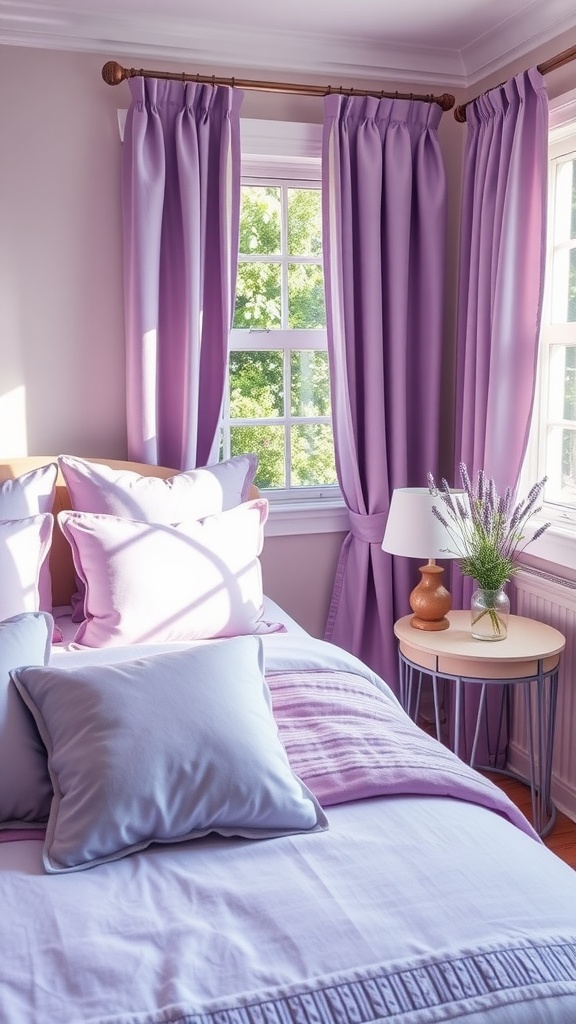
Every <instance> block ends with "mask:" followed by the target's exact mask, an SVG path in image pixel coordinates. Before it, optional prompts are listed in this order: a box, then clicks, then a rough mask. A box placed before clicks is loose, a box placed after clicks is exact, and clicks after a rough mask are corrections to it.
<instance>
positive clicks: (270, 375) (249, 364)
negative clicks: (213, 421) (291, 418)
mask: <svg viewBox="0 0 576 1024" xmlns="http://www.w3.org/2000/svg"><path fill="white" fill-rule="evenodd" d="M282 367H283V353H282V352H278V351H272V352H262V351H259V352H231V353H230V417H231V419H234V420H239V419H251V420H253V419H268V418H270V417H277V416H283V415H284V375H283V371H282ZM258 429H260V428H258ZM244 450H245V451H252V449H249V448H245V449H244Z"/></svg>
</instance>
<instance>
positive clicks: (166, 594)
mask: <svg viewBox="0 0 576 1024" xmlns="http://www.w3.org/2000/svg"><path fill="white" fill-rule="evenodd" d="M267 515H268V502H267V501H266V499H265V498H257V499H255V500H254V501H249V502H245V503H244V504H242V505H239V506H237V508H234V509H230V510H228V511H227V512H221V513H219V514H218V515H215V516H209V517H208V518H206V519H203V520H201V521H195V520H193V521H189V522H187V523H180V524H178V525H176V526H167V525H165V524H156V523H143V522H140V521H136V520H133V519H122V518H119V517H117V516H107V515H98V514H92V513H88V512H60V514H59V516H58V521H59V523H60V526H61V527H62V530H63V532H64V535H65V537H66V538H67V539H68V541H69V543H70V545H71V547H72V553H73V557H74V565H75V567H76V571H77V573H78V575H79V577H80V579H81V580H82V581H83V583H84V585H85V588H86V597H85V603H84V608H85V620H84V622H83V623H82V624H81V626H80V627H79V629H78V631H77V633H76V636H75V642H76V643H79V644H83V645H85V646H87V647H111V646H117V645H120V644H135V643H150V642H169V641H173V640H201V639H207V638H211V637H225V636H239V635H242V634H247V633H255V632H257V631H258V628H259V623H260V619H261V615H262V610H263V593H262V575H261V570H260V562H259V560H258V555H259V554H260V551H261V550H262V543H263V535H264V523H265V521H266V518H267Z"/></svg>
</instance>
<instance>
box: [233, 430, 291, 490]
mask: <svg viewBox="0 0 576 1024" xmlns="http://www.w3.org/2000/svg"><path fill="white" fill-rule="evenodd" d="M230 450H231V453H232V455H242V454H243V453H244V452H256V454H257V456H258V472H257V474H256V480H255V483H256V486H257V487H260V488H265V487H276V488H278V487H286V476H285V469H284V427H272V426H262V427H232V428H231V429H230Z"/></svg>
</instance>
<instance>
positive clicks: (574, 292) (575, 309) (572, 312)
mask: <svg viewBox="0 0 576 1024" xmlns="http://www.w3.org/2000/svg"><path fill="white" fill-rule="evenodd" d="M566 319H567V321H568V323H574V321H575V320H576V249H571V250H570V263H569V267H568V315H567V317H566Z"/></svg>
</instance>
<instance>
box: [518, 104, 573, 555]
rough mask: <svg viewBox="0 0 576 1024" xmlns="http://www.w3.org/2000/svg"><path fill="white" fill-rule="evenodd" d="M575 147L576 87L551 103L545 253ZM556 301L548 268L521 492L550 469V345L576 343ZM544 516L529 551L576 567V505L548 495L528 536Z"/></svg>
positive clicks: (569, 324)
mask: <svg viewBox="0 0 576 1024" xmlns="http://www.w3.org/2000/svg"><path fill="white" fill-rule="evenodd" d="M571 153H574V154H575V157H574V158H575V159H576V90H574V91H572V92H570V93H568V94H566V95H565V96H562V97H560V98H559V99H557V100H555V101H551V103H550V133H549V149H548V154H549V172H550V173H549V204H548V236H549V237H548V242H547V256H548V255H549V254H550V253H551V251H552V241H553V228H554V215H555V188H556V173H555V172H556V166H557V163H558V161H559V160H561V159H562V158H563V157H566V156H567V155H569V154H571ZM547 269H548V268H547ZM552 301H553V296H552V289H551V286H550V275H549V274H548V273H547V274H546V283H545V292H544V301H543V308H542V326H541V332H540V350H539V356H538V373H537V382H536V394H535V398H534V409H533V414H532V427H531V432H530V441H529V445H528V450H527V453H526V458H525V460H524V466H523V470H522V477H521V491H522V493H523V494H524V493H526V492H527V491H528V489H529V488H530V487H531V485H532V484H533V483H534V482H535V481H536V480H537V479H541V478H542V477H543V476H544V475H545V473H546V460H545V450H546V444H547V426H548V425H549V422H551V421H547V415H548V414H547V409H548V394H549V389H550V386H551V374H553V373H554V366H553V360H552V359H551V358H550V353H551V349H552V346H553V345H555V344H556V345H558V344H560V345H565V344H574V345H576V323H553V322H552V321H553V317H552ZM558 425H560V426H561V420H559V421H558ZM544 522H550V524H551V525H550V527H549V529H548V530H547V531H546V532H545V533H544V534H543V535H542V537H540V538H538V540H537V541H536V542H535V543H534V544H533V545H531V546H530V547H529V549H528V551H527V554H528V555H533V556H535V557H537V558H541V559H543V560H544V561H547V562H550V563H552V564H555V565H560V566H565V567H567V568H569V569H573V570H576V508H575V507H571V506H569V505H563V504H561V503H556V502H551V501H548V502H546V501H545V502H544V503H543V508H542V512H541V513H540V514H539V515H537V516H533V518H532V519H531V520H530V522H529V523H528V524H527V527H526V530H525V534H526V536H527V538H528V537H530V535H532V534H534V532H535V531H536V530H537V529H538V527H539V526H540V525H542V523H544Z"/></svg>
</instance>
